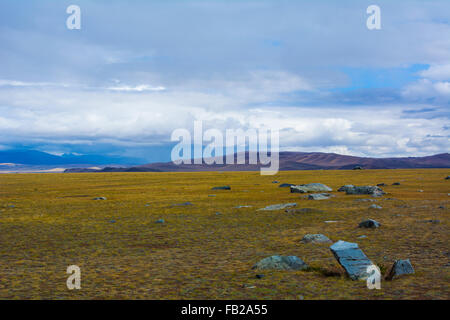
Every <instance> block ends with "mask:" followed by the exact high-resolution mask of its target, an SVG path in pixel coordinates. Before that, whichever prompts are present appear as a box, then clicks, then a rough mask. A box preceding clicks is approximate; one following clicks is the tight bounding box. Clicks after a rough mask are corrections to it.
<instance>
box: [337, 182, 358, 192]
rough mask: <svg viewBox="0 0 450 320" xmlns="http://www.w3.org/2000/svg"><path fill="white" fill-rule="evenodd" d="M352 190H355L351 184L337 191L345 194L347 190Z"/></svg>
mask: <svg viewBox="0 0 450 320" xmlns="http://www.w3.org/2000/svg"><path fill="white" fill-rule="evenodd" d="M353 188H355V186H354V185H352V184H346V185H345V186H342V187H340V188H339V189H338V191H339V192H347V190H352V189H353Z"/></svg>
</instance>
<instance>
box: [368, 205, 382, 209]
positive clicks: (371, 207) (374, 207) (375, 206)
mask: <svg viewBox="0 0 450 320" xmlns="http://www.w3.org/2000/svg"><path fill="white" fill-rule="evenodd" d="M369 209H378V210H380V209H383V207H380V206H377V205H376V204H372V205H371V206H370V207H369Z"/></svg>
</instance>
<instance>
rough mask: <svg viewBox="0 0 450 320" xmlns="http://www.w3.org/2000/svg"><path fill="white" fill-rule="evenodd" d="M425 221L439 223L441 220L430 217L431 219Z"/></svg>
mask: <svg viewBox="0 0 450 320" xmlns="http://www.w3.org/2000/svg"><path fill="white" fill-rule="evenodd" d="M423 222H430V223H433V224H439V223H441V220H435V219H429V220H424V221H423Z"/></svg>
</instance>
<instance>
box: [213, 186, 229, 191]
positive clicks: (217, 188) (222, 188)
mask: <svg viewBox="0 0 450 320" xmlns="http://www.w3.org/2000/svg"><path fill="white" fill-rule="evenodd" d="M211 190H231V187H230V186H220V187H214V188H211Z"/></svg>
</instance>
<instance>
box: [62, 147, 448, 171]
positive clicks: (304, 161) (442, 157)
mask: <svg viewBox="0 0 450 320" xmlns="http://www.w3.org/2000/svg"><path fill="white" fill-rule="evenodd" d="M235 158H236V155H235ZM246 159H248V153H247V154H246ZM279 161H280V171H286V170H318V169H325V170H332V169H334V170H339V169H353V168H355V167H357V166H359V167H362V168H363V169H412V168H450V154H448V153H442V154H437V155H434V156H427V157H407V158H364V157H353V156H344V155H339V154H335V153H320V152H312V153H306V152H280V156H279ZM224 162H225V161H224ZM247 162H248V161H247ZM260 168H261V166H260V165H250V164H244V165H237V164H223V165H217V164H216V165H207V164H205V163H204V164H192V165H189V164H181V165H175V164H174V163H172V162H159V163H150V164H146V165H141V166H134V167H107V168H103V169H101V170H94V169H76V168H72V169H68V170H66V172H190V171H256V170H259V169H260Z"/></svg>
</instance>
